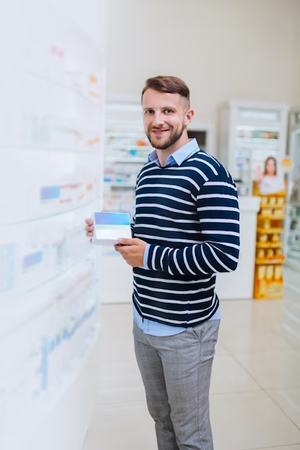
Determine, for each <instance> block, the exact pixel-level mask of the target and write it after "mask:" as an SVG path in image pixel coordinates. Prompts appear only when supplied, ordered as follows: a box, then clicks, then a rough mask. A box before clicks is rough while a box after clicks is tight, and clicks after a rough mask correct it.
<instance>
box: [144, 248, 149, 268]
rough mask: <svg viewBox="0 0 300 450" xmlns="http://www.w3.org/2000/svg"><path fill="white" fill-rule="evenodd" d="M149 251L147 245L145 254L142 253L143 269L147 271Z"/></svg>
mask: <svg viewBox="0 0 300 450" xmlns="http://www.w3.org/2000/svg"><path fill="white" fill-rule="evenodd" d="M149 250H150V244H147V247H146V248H145V252H144V259H143V265H144V269H149V267H148V256H149Z"/></svg>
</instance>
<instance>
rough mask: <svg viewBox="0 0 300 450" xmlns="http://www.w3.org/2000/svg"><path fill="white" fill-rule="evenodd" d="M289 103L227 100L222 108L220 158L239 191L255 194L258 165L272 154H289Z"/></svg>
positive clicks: (277, 155) (276, 156) (262, 164)
mask: <svg viewBox="0 0 300 450" xmlns="http://www.w3.org/2000/svg"><path fill="white" fill-rule="evenodd" d="M288 110H289V106H288V105H286V104H279V103H268V102H249V101H234V100H231V101H228V102H227V103H226V104H225V105H224V106H223V108H222V112H221V145H220V160H221V162H222V163H223V164H224V165H225V166H226V167H227V168H228V170H229V171H230V173H231V174H232V176H233V178H234V180H235V182H236V185H237V187H238V191H239V195H241V196H247V195H251V194H252V185H253V180H254V176H255V170H256V168H257V167H260V168H261V169H263V167H264V162H265V160H266V159H267V158H268V157H269V156H273V157H274V158H276V160H277V162H278V167H279V169H280V162H281V160H282V159H283V158H284V156H285V154H286V138H287V122H288Z"/></svg>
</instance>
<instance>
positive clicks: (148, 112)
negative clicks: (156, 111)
mask: <svg viewBox="0 0 300 450" xmlns="http://www.w3.org/2000/svg"><path fill="white" fill-rule="evenodd" d="M152 113H153V111H152V110H151V109H147V111H145V114H148V115H149V114H152Z"/></svg>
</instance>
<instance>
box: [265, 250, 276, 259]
mask: <svg viewBox="0 0 300 450" xmlns="http://www.w3.org/2000/svg"><path fill="white" fill-rule="evenodd" d="M266 256H267V258H274V250H273V249H272V248H268V250H267V255H266Z"/></svg>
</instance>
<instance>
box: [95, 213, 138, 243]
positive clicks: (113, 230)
mask: <svg viewBox="0 0 300 450" xmlns="http://www.w3.org/2000/svg"><path fill="white" fill-rule="evenodd" d="M91 218H92V220H93V222H94V235H93V238H92V243H93V244H96V245H115V244H118V238H131V227H130V215H129V214H128V213H114V212H94V213H93V214H92V217H91Z"/></svg>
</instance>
